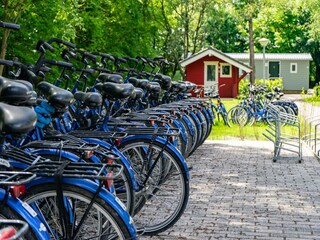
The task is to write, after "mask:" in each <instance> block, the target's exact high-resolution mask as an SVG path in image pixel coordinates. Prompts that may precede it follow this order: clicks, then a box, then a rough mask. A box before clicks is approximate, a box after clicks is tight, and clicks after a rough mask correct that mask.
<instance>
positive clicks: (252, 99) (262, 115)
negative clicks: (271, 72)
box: [204, 85, 298, 127]
mask: <svg viewBox="0 0 320 240" xmlns="http://www.w3.org/2000/svg"><path fill="white" fill-rule="evenodd" d="M272 90H273V91H269V90H268V88H267V87H266V86H265V85H257V86H255V85H250V86H248V93H247V96H245V97H244V98H243V99H242V101H241V102H240V103H239V104H237V105H236V106H234V107H232V108H231V109H229V110H227V109H226V107H225V105H224V103H223V102H222V101H221V99H220V97H219V95H218V94H217V92H216V91H215V90H214V89H212V88H211V89H210V88H209V89H205V90H204V94H205V96H208V97H217V98H218V100H217V106H214V108H213V110H214V114H215V115H217V116H218V119H219V118H220V117H221V118H222V120H223V122H224V124H225V125H228V126H229V127H232V126H234V125H238V126H241V127H243V126H246V125H247V126H252V125H253V124H254V123H267V124H274V121H275V120H276V119H275V116H274V112H273V111H271V110H270V109H274V108H270V107H269V106H270V105H272V106H274V107H275V108H276V109H277V111H279V112H280V113H284V114H282V116H283V118H284V117H285V116H288V115H289V116H295V117H288V121H285V120H283V121H282V124H283V125H285V124H286V122H287V123H290V122H292V121H296V120H297V116H298V106H297V104H296V103H295V102H294V101H292V100H290V99H281V97H282V96H283V92H282V89H281V88H279V87H273V89H272ZM287 114H288V115H287Z"/></svg>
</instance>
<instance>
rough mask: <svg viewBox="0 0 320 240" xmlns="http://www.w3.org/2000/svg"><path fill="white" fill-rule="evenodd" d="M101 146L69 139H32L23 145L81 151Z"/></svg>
mask: <svg viewBox="0 0 320 240" xmlns="http://www.w3.org/2000/svg"><path fill="white" fill-rule="evenodd" d="M98 147H99V145H98V144H90V143H87V142H84V143H80V142H74V141H69V140H64V141H49V140H41V141H32V142H30V143H27V144H26V145H23V146H22V148H36V149H39V148H40V149H43V148H46V149H61V150H81V151H90V150H92V151H94V150H95V149H97V148H98Z"/></svg>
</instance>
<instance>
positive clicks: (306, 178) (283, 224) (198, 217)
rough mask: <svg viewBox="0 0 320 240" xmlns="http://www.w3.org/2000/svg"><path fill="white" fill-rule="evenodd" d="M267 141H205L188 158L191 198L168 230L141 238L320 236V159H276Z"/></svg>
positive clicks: (201, 239) (309, 155)
mask: <svg viewBox="0 0 320 240" xmlns="http://www.w3.org/2000/svg"><path fill="white" fill-rule="evenodd" d="M272 151H273V147H272V144H271V143H270V142H266V141H237V140H231V141H206V142H205V143H204V144H203V145H202V146H201V147H200V148H199V149H198V150H197V151H196V152H195V153H194V154H193V155H192V156H191V157H190V158H189V159H187V162H188V164H191V165H192V166H193V169H192V170H191V180H190V198H189V203H188V206H187V208H186V211H185V213H184V214H183V215H182V217H181V219H180V220H179V221H178V222H177V223H176V224H175V225H174V226H173V227H172V228H171V229H169V230H168V231H167V232H165V233H161V234H159V235H157V236H152V237H146V236H142V237H140V239H143V240H144V239H154V240H162V239H168V240H170V239H177V240H179V239H181V240H184V239H187V240H194V239H199V240H211V239H264V240H269V239H270V240H271V239H272V240H273V239H282V240H288V239H319V240H320V227H319V226H320V194H319V192H320V191H319V190H320V175H319V171H320V164H319V162H318V160H316V158H314V157H313V155H312V153H310V152H309V151H308V150H306V149H303V162H302V163H301V164H299V163H295V162H292V161H291V162H290V161H287V162H286V161H281V162H277V163H273V162H272Z"/></svg>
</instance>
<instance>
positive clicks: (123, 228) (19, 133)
mask: <svg viewBox="0 0 320 240" xmlns="http://www.w3.org/2000/svg"><path fill="white" fill-rule="evenodd" d="M0 26H2V27H7V28H11V29H18V28H19V26H18V25H15V24H10V23H4V22H0ZM36 48H37V50H38V51H39V58H38V60H37V62H36V63H35V64H31V65H30V64H29V65H27V64H23V63H20V62H19V61H18V60H12V61H10V60H0V64H2V65H5V66H6V67H7V68H9V71H8V74H9V76H10V78H11V79H9V78H5V77H0V123H1V125H0V128H1V136H0V139H1V146H0V151H1V159H0V170H1V172H0V201H1V205H2V206H1V209H0V218H1V219H17V220H19V221H20V222H19V221H18V223H21V220H23V221H22V223H23V222H26V223H27V224H28V226H29V230H28V231H27V232H26V233H25V235H24V238H25V239H68V240H69V239H136V238H137V236H138V235H139V234H146V235H153V234H157V233H160V232H163V231H165V230H167V229H168V228H170V227H171V226H172V225H173V224H175V223H176V222H177V221H178V220H179V218H180V217H181V215H182V214H183V212H184V210H185V208H186V206H187V202H188V198H189V180H190V176H189V167H188V165H187V163H186V161H185V158H187V157H188V156H190V155H191V154H192V153H193V152H194V151H195V150H196V149H197V148H198V147H199V146H200V145H201V144H202V143H203V142H204V140H205V139H206V138H207V136H208V135H209V134H210V131H211V127H212V123H213V119H214V116H213V111H212V104H211V102H210V101H204V100H202V99H198V98H190V94H189V92H190V91H191V90H194V89H195V88H196V86H195V85H194V84H191V83H187V82H183V83H182V82H180V83H179V82H177V83H174V82H172V81H171V79H170V77H168V76H166V75H163V74H160V72H161V70H162V69H163V68H164V67H165V66H167V65H169V64H170V63H169V62H168V61H167V60H166V59H164V58H162V57H159V58H155V59H152V60H151V59H148V58H146V57H138V58H118V57H115V56H111V55H108V54H104V53H98V52H95V53H89V52H86V51H83V50H79V49H77V48H76V46H75V45H74V44H72V43H70V42H66V41H63V40H61V39H57V38H53V39H50V40H49V41H47V42H46V41H42V40H41V41H39V42H38V44H37V47H36ZM57 51H60V53H61V54H60V55H61V59H50V58H48V52H57ZM57 71H59V72H60V74H59V77H58V78H57V79H56V81H55V82H54V83H53V84H51V83H49V82H47V81H43V80H44V79H46V78H47V77H48V76H50V75H51V73H52V72H57ZM97 73H98V75H97ZM92 78H94V81H93V82H92V81H90V79H92ZM39 79H41V80H42V81H39ZM80 90H82V91H80ZM11 223H12V222H11ZM11 223H9V225H11ZM0 224H1V221H0ZM21 226H23V229H22V230H23V231H19V232H18V234H19V235H21V234H23V233H24V232H25V229H26V228H25V225H21ZM13 229H17V228H16V227H13ZM11 230H12V229H11V228H10V230H9V231H8V228H6V229H5V231H4V232H5V233H6V234H7V233H8V232H11ZM8 235H10V234H8ZM8 238H10V236H9V237H8ZM8 238H6V237H3V236H2V235H1V233H0V239H1V240H3V239H8Z"/></svg>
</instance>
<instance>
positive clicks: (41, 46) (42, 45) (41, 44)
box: [36, 39, 54, 52]
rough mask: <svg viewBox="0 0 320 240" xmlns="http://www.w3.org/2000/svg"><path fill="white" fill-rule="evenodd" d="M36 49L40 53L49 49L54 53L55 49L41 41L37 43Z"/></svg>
mask: <svg viewBox="0 0 320 240" xmlns="http://www.w3.org/2000/svg"><path fill="white" fill-rule="evenodd" d="M36 49H37V50H38V51H40V52H43V51H44V50H45V49H48V50H49V51H50V52H54V48H53V47H52V46H51V45H50V44H49V43H48V42H46V41H44V40H42V39H40V40H39V41H38V42H37V46H36Z"/></svg>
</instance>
